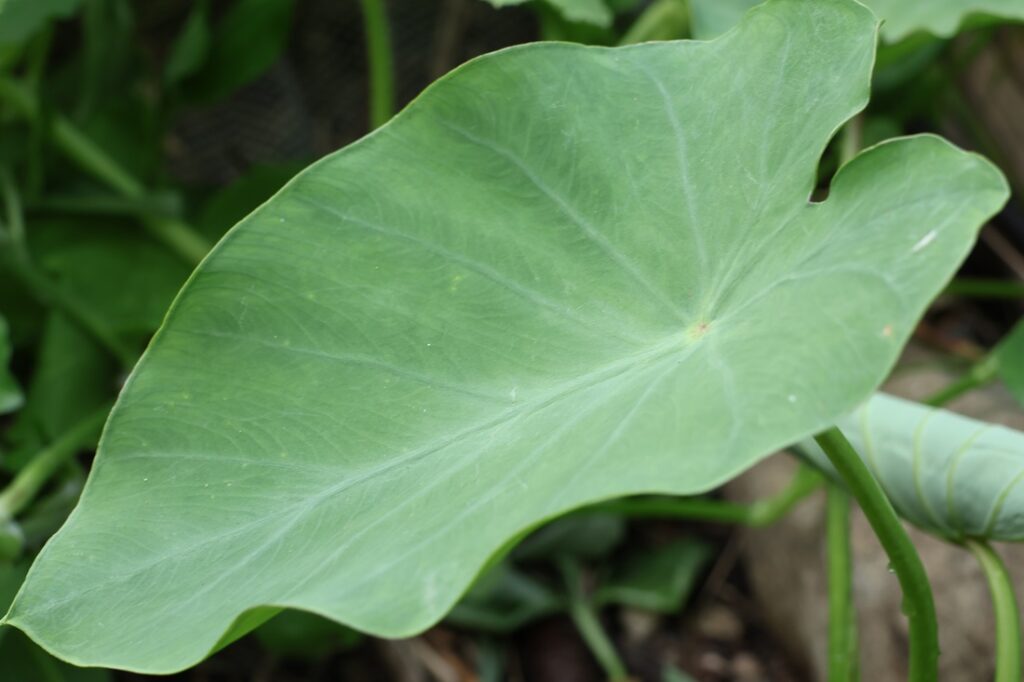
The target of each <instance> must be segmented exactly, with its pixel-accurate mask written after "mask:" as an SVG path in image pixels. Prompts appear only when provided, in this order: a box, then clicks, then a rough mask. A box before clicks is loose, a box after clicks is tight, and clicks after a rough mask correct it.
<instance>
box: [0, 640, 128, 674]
mask: <svg viewBox="0 0 1024 682" xmlns="http://www.w3.org/2000/svg"><path fill="white" fill-rule="evenodd" d="M2 630H9V632H7V634H6V635H5V636H4V637H3V639H0V665H2V666H3V669H2V671H0V672H2V674H3V679H4V680H10V681H11V682H108V681H110V680H112V679H113V677H112V676H111V674H110V671H109V670H102V669H100V668H76V667H74V666H72V665H68V664H67V663H64V662H63V661H59V660H57V659H56V658H54V657H53V656H51V655H50V654H48V653H46V652H45V651H43V650H42V649H41V648H40V647H38V646H37V645H36V644H34V643H33V642H32V640H30V639H29V638H28V637H26V636H25V635H24V634H22V633H21V632H18V631H17V630H13V629H12V628H8V627H3V628H2Z"/></svg>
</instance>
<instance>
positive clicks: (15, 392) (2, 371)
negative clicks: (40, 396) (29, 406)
mask: <svg viewBox="0 0 1024 682" xmlns="http://www.w3.org/2000/svg"><path fill="white" fill-rule="evenodd" d="M10 361H11V339H10V336H9V335H8V333H7V322H6V321H5V320H4V318H2V317H0V414H7V413H9V412H14V411H15V410H17V409H18V408H19V407H21V406H22V404H23V403H24V402H25V398H24V396H23V395H22V393H21V388H20V387H19V386H18V382H17V381H16V380H15V379H14V377H13V376H12V375H11V373H10V371H9V370H8V363H10Z"/></svg>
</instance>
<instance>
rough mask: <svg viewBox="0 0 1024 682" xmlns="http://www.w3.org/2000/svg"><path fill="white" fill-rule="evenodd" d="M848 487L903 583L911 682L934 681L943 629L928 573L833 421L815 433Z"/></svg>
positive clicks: (884, 497)
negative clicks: (940, 629) (829, 425)
mask: <svg viewBox="0 0 1024 682" xmlns="http://www.w3.org/2000/svg"><path fill="white" fill-rule="evenodd" d="M814 440H815V441H817V443H818V445H819V446H821V449H822V450H824V451H825V454H826V455H827V456H828V458H829V461H830V462H831V463H832V466H833V467H835V469H836V471H837V472H839V475H840V476H842V479H843V481H844V482H845V483H846V487H847V488H848V489H849V490H850V492H851V493H852V494H853V497H854V498H855V499H856V500H857V502H858V503H859V504H860V507H861V509H862V510H863V511H864V515H865V516H866V517H867V519H868V523H870V524H871V528H872V529H873V530H874V531H875V535H876V536H878V540H879V542H880V543H881V545H882V547H883V548H884V549H885V551H886V554H888V555H889V565H890V566H891V568H892V570H893V571H894V572H895V573H896V577H897V579H898V580H899V582H900V587H901V588H902V589H903V612H904V614H905V615H906V616H907V620H908V622H909V624H910V675H909V680H910V681H911V682H934V681H935V680H936V679H938V675H939V666H938V662H939V634H938V625H937V622H936V619H935V601H934V599H933V598H932V590H931V586H930V585H929V583H928V574H927V573H925V570H924V565H923V564H922V563H921V557H920V556H918V554H917V550H916V549H915V548H914V544H913V543H912V542H911V541H910V538H909V537H908V536H907V532H906V530H904V528H903V526H902V525H901V524H900V520H899V518H898V517H897V516H896V511H895V510H894V509H893V507H892V503H891V502H889V498H887V497H886V496H885V493H884V492H882V488H881V487H880V486H879V485H878V481H876V480H875V479H874V477H873V476H872V475H871V472H870V471H868V468H867V466H866V465H865V464H864V461H863V460H862V459H861V458H860V456H858V454H857V452H856V450H854V449H853V446H852V445H850V441H848V440H847V439H846V436H844V435H843V434H842V432H841V431H840V430H839V429H838V428H836V427H832V428H830V429H828V430H827V431H824V432H822V433H820V434H818V435H816V436H815V437H814Z"/></svg>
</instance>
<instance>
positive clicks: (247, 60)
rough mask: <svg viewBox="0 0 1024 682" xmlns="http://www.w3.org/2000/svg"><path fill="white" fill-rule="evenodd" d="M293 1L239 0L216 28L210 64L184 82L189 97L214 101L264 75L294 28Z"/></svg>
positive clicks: (211, 45)
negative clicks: (292, 27) (292, 26)
mask: <svg viewBox="0 0 1024 682" xmlns="http://www.w3.org/2000/svg"><path fill="white" fill-rule="evenodd" d="M293 4H294V3H293V0H236V2H235V3H234V4H233V5H232V6H231V7H230V9H228V11H227V13H226V14H225V15H224V17H223V18H222V19H221V20H220V21H218V22H217V24H216V26H215V27H214V30H213V38H212V41H211V43H210V51H209V55H208V57H207V59H206V63H205V64H204V65H203V67H202V69H200V70H199V71H198V72H197V73H196V74H195V75H194V76H193V77H191V78H188V79H186V80H185V81H183V85H184V86H185V87H184V91H185V93H186V94H187V96H188V97H189V99H191V100H194V101H198V102H213V101H217V100H220V99H223V98H224V97H227V96H228V95H230V94H231V93H232V92H234V91H235V90H237V89H238V88H240V87H242V86H243V85H246V84H248V83H250V82H252V81H253V80H255V79H256V78H258V77H259V76H261V75H263V73H265V72H266V71H267V69H269V68H270V67H271V66H272V65H273V64H274V62H276V61H277V60H278V58H279V57H280V56H281V52H282V51H284V48H285V46H286V45H287V44H288V35H289V33H290V31H291V24H292V9H293Z"/></svg>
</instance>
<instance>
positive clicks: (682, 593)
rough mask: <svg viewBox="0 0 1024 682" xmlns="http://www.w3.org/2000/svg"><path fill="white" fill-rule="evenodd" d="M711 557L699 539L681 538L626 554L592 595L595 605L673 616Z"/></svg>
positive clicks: (712, 552)
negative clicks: (621, 606)
mask: <svg viewBox="0 0 1024 682" xmlns="http://www.w3.org/2000/svg"><path fill="white" fill-rule="evenodd" d="M713 556H714V550H713V549H712V547H711V546H710V545H709V544H708V543H706V542H703V541H701V540H696V539H684V540H677V541H675V542H671V543H669V544H666V545H664V546H662V547H657V548H654V549H648V550H644V551H638V552H630V553H629V554H627V556H626V557H625V559H624V560H623V562H622V564H621V565H620V566H617V567H615V568H614V569H613V572H612V575H611V577H610V578H609V579H608V580H606V581H604V582H602V584H601V586H600V587H599V588H598V589H597V592H596V593H595V594H594V601H595V602H596V603H598V604H602V605H603V604H621V605H623V606H632V607H635V608H638V609H646V610H648V611H657V612H658V613H676V612H677V611H679V610H680V609H681V608H682V607H683V604H684V603H685V602H686V600H687V599H688V598H689V596H690V593H691V592H692V591H693V588H694V587H695V586H696V585H697V579H698V578H700V576H701V573H703V572H704V569H705V568H706V567H707V565H708V562H709V561H710V560H711V558H712V557H713Z"/></svg>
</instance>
